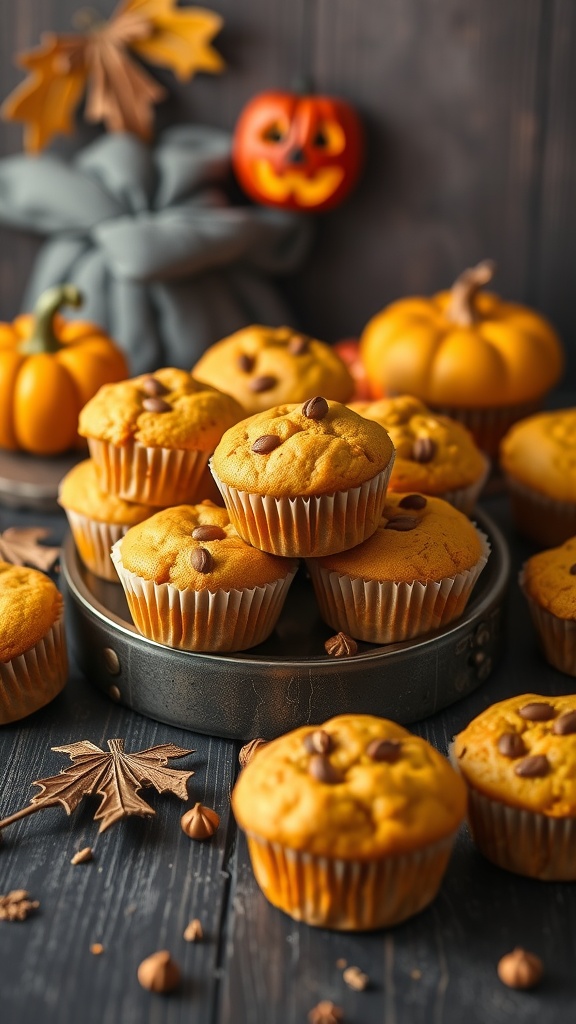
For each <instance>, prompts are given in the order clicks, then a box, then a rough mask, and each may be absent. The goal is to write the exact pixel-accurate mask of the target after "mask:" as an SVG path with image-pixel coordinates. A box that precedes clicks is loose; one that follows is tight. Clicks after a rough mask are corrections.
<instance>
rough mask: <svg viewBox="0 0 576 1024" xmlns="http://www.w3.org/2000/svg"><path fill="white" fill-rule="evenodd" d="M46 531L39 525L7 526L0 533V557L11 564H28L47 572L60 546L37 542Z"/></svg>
mask: <svg viewBox="0 0 576 1024" xmlns="http://www.w3.org/2000/svg"><path fill="white" fill-rule="evenodd" d="M48 533H49V531H48V530H44V529H42V528H41V527H40V526H10V527H8V529H7V530H4V533H0V559H3V560H4V561H5V562H11V563H12V565H30V566H32V567H33V568H34V569H41V570H42V572H49V571H50V569H51V568H52V566H53V565H54V563H55V562H56V561H57V560H58V558H59V556H60V548H53V547H48V546H47V545H45V544H39V543H38V541H39V540H42V538H43V537H47V536H48Z"/></svg>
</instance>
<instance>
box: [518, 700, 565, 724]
mask: <svg viewBox="0 0 576 1024" xmlns="http://www.w3.org/2000/svg"><path fill="white" fill-rule="evenodd" d="M518 714H519V715H520V718H525V719H526V720H527V721H528V722H547V721H548V719H549V718H554V715H555V714H556V712H555V710H554V708H553V707H552V705H551V704H541V703H539V702H536V701H534V702H533V703H532V704H525V705H524V707H523V708H519V709H518Z"/></svg>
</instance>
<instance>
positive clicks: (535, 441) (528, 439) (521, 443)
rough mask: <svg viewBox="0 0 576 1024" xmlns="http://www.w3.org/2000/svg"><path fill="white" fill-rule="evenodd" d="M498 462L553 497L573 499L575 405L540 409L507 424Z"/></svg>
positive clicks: (575, 485)
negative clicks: (507, 427) (573, 406)
mask: <svg viewBox="0 0 576 1024" xmlns="http://www.w3.org/2000/svg"><path fill="white" fill-rule="evenodd" d="M500 462H501V464H502V468H503V469H504V470H505V472H506V473H509V474H510V476H512V477H514V479H516V480H519V481H520V483H523V484H526V485H527V486H528V487H531V488H533V490H535V491H538V492H539V493H540V494H544V495H546V496H548V497H549V498H554V499H555V500H556V501H576V409H560V410H558V411H557V412H541V413H538V414H537V415H536V416H529V417H528V418H527V419H525V420H520V422H519V423H515V424H514V426H512V427H511V428H510V430H509V431H508V433H507V434H506V436H505V437H504V438H503V440H502V443H501V445H500Z"/></svg>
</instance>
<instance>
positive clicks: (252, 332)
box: [192, 324, 354, 415]
mask: <svg viewBox="0 0 576 1024" xmlns="http://www.w3.org/2000/svg"><path fill="white" fill-rule="evenodd" d="M192 373H193V375H194V377H195V378H196V379H197V380H201V381H204V383H206V384H211V385H212V386H213V387H215V388H219V389H220V390H221V391H225V392H226V394H228V395H232V396H233V397H234V398H235V399H236V401H237V402H240V405H241V406H243V408H244V409H245V410H246V414H247V415H252V414H253V413H257V412H263V411H264V409H270V408H271V407H272V406H274V405H281V404H283V403H285V402H304V401H306V399H307V398H313V396H314V395H318V394H320V395H325V396H326V398H333V399H335V401H337V402H347V401H348V399H349V398H350V397H351V395H352V392H353V390H354V381H353V379H352V376H351V374H350V372H349V371H348V368H347V366H346V364H345V363H344V361H343V360H342V359H341V358H340V356H339V355H337V353H336V352H335V351H334V349H333V348H331V347H330V346H329V345H326V344H325V343H324V342H323V341H317V340H316V339H315V338H309V337H308V336H307V335H305V334H300V333H299V332H296V331H293V330H292V328H291V327H263V326H261V325H260V324H253V325H252V326H251V327H244V328H243V329H242V330H241V331H236V333H235V334H231V335H230V337H228V338H223V339H222V341H218V342H216V344H215V345H212V346H211V347H210V348H209V349H207V351H206V352H205V353H204V354H203V355H202V356H201V357H200V359H199V361H198V362H197V363H196V366H195V367H194V368H193V370H192Z"/></svg>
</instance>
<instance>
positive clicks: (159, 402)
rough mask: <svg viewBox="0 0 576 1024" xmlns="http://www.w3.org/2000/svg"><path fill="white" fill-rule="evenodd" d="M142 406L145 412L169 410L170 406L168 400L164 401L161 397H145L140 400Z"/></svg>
mask: <svg viewBox="0 0 576 1024" xmlns="http://www.w3.org/2000/svg"><path fill="white" fill-rule="evenodd" d="M142 408H143V409H145V410H146V412H170V410H171V409H172V406H171V405H170V403H169V402H165V401H164V399H163V398H145V399H144V401H143V402H142Z"/></svg>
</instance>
